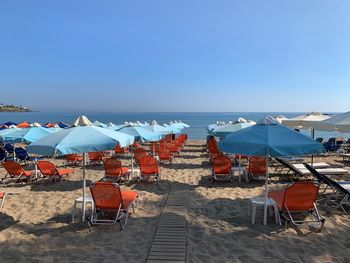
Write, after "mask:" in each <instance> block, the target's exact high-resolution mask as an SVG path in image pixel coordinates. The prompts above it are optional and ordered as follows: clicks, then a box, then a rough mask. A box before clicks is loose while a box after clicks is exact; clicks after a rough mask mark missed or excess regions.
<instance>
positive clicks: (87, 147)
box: [27, 126, 134, 156]
mask: <svg viewBox="0 0 350 263" xmlns="http://www.w3.org/2000/svg"><path fill="white" fill-rule="evenodd" d="M133 142H134V137H133V136H131V135H128V134H125V133H121V132H116V131H112V130H108V129H105V128H100V127H95V126H77V127H74V128H70V129H63V130H61V131H59V132H56V133H54V134H51V135H50V136H46V137H44V138H42V139H40V140H38V141H36V142H34V143H32V144H31V145H29V146H28V147H27V149H28V151H29V152H32V153H36V154H40V155H49V156H56V155H66V154H73V153H86V152H98V151H104V150H110V149H113V148H114V147H115V145H116V144H118V143H119V145H120V146H121V147H126V146H128V145H130V144H132V143H133Z"/></svg>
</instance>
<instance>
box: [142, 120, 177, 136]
mask: <svg viewBox="0 0 350 263" xmlns="http://www.w3.org/2000/svg"><path fill="white" fill-rule="evenodd" d="M144 128H145V129H148V130H151V131H153V132H155V133H160V134H163V135H165V134H171V133H173V131H172V129H169V128H167V127H164V126H161V125H159V124H158V123H157V122H156V121H152V124H151V125H149V126H145V127H144Z"/></svg>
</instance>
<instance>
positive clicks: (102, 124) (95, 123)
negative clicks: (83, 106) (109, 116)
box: [91, 121, 107, 128]
mask: <svg viewBox="0 0 350 263" xmlns="http://www.w3.org/2000/svg"><path fill="white" fill-rule="evenodd" d="M91 125H92V126H96V127H101V128H106V127H107V124H104V123H102V122H99V121H94V122H93V123H92V124H91Z"/></svg>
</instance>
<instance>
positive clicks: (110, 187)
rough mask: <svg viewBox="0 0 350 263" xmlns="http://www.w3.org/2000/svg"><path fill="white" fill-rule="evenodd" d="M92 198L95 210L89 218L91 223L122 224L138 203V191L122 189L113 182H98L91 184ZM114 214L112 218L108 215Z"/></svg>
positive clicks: (126, 220)
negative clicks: (130, 210)
mask: <svg viewBox="0 0 350 263" xmlns="http://www.w3.org/2000/svg"><path fill="white" fill-rule="evenodd" d="M90 191H91V195H92V198H93V200H94V210H93V213H92V215H91V218H89V222H90V223H91V224H115V223H117V222H118V223H119V224H120V229H121V230H123V225H122V223H121V220H122V219H123V218H125V222H124V225H126V224H127V222H128V218H129V209H130V207H132V208H133V211H134V212H135V208H136V206H137V205H138V193H137V192H136V191H132V190H121V189H120V187H119V186H118V185H116V184H114V183H111V182H97V183H95V184H93V185H92V186H90ZM108 214H110V215H112V218H110V217H106V215H108Z"/></svg>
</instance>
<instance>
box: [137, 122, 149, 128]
mask: <svg viewBox="0 0 350 263" xmlns="http://www.w3.org/2000/svg"><path fill="white" fill-rule="evenodd" d="M136 124H137V125H138V126H139V127H145V126H147V124H145V123H142V122H140V121H136Z"/></svg>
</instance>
